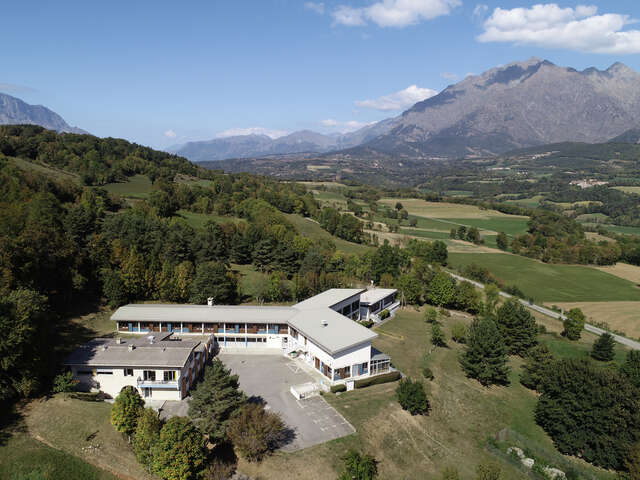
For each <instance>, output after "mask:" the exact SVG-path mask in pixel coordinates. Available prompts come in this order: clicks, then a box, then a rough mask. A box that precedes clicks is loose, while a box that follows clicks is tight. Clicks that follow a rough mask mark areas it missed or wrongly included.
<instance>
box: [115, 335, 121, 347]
mask: <svg viewBox="0 0 640 480" xmlns="http://www.w3.org/2000/svg"><path fill="white" fill-rule="evenodd" d="M121 343H122V339H121V338H120V337H118V338H116V345H120V344H121Z"/></svg>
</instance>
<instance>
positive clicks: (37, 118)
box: [0, 93, 87, 133]
mask: <svg viewBox="0 0 640 480" xmlns="http://www.w3.org/2000/svg"><path fill="white" fill-rule="evenodd" d="M19 124H29V125H40V126H41V127H44V128H48V129H49V130H55V131H57V132H61V133H87V132H86V131H84V130H82V129H80V128H77V127H72V126H70V125H69V124H68V123H67V122H65V121H64V119H63V118H62V117H61V116H60V115H58V114H57V113H55V112H54V111H52V110H49V109H48V108H47V107H43V106H42V105H29V104H28V103H26V102H24V101H22V100H20V99H19V98H16V97H12V96H11V95H7V94H6V93H0V125H19Z"/></svg>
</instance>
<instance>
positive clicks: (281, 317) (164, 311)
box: [111, 303, 298, 323]
mask: <svg viewBox="0 0 640 480" xmlns="http://www.w3.org/2000/svg"><path fill="white" fill-rule="evenodd" d="M296 313H298V311H297V310H295V309H293V308H292V307H272V306H265V307H263V306H254V305H214V306H212V307H210V306H208V305H175V304H171V305H168V304H157V303H138V304H130V305H125V306H124V307H120V308H119V309H118V310H116V312H115V313H114V314H113V315H112V316H111V320H115V321H117V322H145V321H156V322H163V323H170V322H173V323H179V322H185V323H189V322H199V323H202V322H209V323H218V322H228V323H233V322H255V323H267V322H274V323H276V322H286V321H287V320H288V319H289V318H291V317H293V316H294V315H295V314H296Z"/></svg>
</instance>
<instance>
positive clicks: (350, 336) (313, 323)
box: [289, 308, 378, 355]
mask: <svg viewBox="0 0 640 480" xmlns="http://www.w3.org/2000/svg"><path fill="white" fill-rule="evenodd" d="M323 321H324V322H326V325H324V324H323ZM289 324H290V325H291V326H292V327H293V328H295V329H296V330H298V331H300V332H301V333H303V334H304V336H306V337H309V338H310V339H311V340H312V341H313V342H314V343H316V344H318V346H320V347H321V348H323V349H324V350H326V351H327V352H328V353H330V354H332V355H334V354H336V353H339V352H341V351H343V350H346V349H348V348H350V347H353V346H355V345H359V344H361V343H363V342H366V341H371V340H372V339H374V338H376V337H377V336H378V334H377V333H375V332H373V331H371V330H369V329H368V328H365V327H363V326H362V325H360V324H359V323H358V322H355V321H353V320H351V319H349V318H347V317H345V316H344V315H341V314H339V313H337V312H335V311H333V310H331V309H330V308H319V309H309V310H303V311H301V312H299V313H298V315H296V316H295V317H293V318H292V319H291V320H289Z"/></svg>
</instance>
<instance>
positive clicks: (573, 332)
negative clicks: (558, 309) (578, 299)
mask: <svg viewBox="0 0 640 480" xmlns="http://www.w3.org/2000/svg"><path fill="white" fill-rule="evenodd" d="M583 328H584V313H582V310H580V309H579V308H572V309H571V310H569V312H568V313H567V318H566V319H565V321H564V331H563V332H562V334H563V335H564V336H565V337H567V338H568V339H569V340H580V335H581V332H582V329H583Z"/></svg>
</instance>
